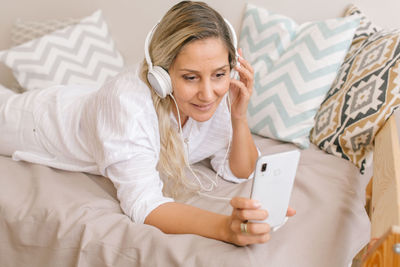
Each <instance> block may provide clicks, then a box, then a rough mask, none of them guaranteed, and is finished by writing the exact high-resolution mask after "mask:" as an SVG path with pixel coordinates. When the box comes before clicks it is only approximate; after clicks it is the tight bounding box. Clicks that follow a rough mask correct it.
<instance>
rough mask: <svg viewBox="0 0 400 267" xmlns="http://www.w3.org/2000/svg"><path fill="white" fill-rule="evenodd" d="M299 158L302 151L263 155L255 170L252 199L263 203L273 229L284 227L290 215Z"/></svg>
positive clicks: (266, 221) (267, 220)
mask: <svg viewBox="0 0 400 267" xmlns="http://www.w3.org/2000/svg"><path fill="white" fill-rule="evenodd" d="M299 160H300V151H298V150H291V151H287V152H282V153H277V154H272V155H265V156H260V157H259V158H258V160H257V163H256V167H255V170H254V178H253V185H252V188H251V198H252V199H256V200H258V201H260V202H261V208H262V209H265V210H267V211H268V214H269V215H268V218H267V219H266V220H264V221H253V222H265V223H268V224H269V225H270V226H271V228H272V230H276V229H277V228H279V227H280V226H282V225H283V224H284V223H285V222H286V220H287V218H286V212H287V209H288V207H289V201H290V196H291V193H292V188H293V183H294V178H295V176H296V171H297V166H298V163H299Z"/></svg>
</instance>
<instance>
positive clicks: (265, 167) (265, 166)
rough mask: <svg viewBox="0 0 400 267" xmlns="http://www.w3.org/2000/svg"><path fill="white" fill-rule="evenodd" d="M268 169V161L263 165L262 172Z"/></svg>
mask: <svg viewBox="0 0 400 267" xmlns="http://www.w3.org/2000/svg"><path fill="white" fill-rule="evenodd" d="M266 169H267V163H264V164H263V165H261V172H265V170H266Z"/></svg>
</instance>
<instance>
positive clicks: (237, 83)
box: [229, 49, 254, 120]
mask: <svg viewBox="0 0 400 267" xmlns="http://www.w3.org/2000/svg"><path fill="white" fill-rule="evenodd" d="M238 52H239V58H238V61H239V63H240V66H236V67H235V70H236V71H237V72H238V73H239V78H240V79H239V80H237V79H231V84H230V87H229V89H230V98H231V103H232V106H231V112H232V114H231V116H232V120H242V119H246V117H247V106H248V104H249V101H250V96H251V94H252V92H253V85H254V70H253V68H252V67H251V65H250V63H249V62H247V61H246V60H245V59H244V58H243V53H242V49H239V50H238Z"/></svg>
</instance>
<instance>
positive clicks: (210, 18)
mask: <svg viewBox="0 0 400 267" xmlns="http://www.w3.org/2000/svg"><path fill="white" fill-rule="evenodd" d="M206 38H219V39H221V40H222V41H223V43H224V44H225V45H226V47H227V49H228V54H229V59H228V60H229V64H230V67H231V69H232V68H233V66H234V65H235V64H236V58H235V47H234V45H233V43H232V39H231V36H230V31H229V28H228V27H227V25H226V23H225V21H224V19H223V18H222V17H221V15H220V14H218V12H216V11H215V10H214V9H212V8H211V7H209V6H208V5H207V4H206V3H203V2H192V1H182V2H180V3H178V4H176V5H175V6H173V7H172V8H171V9H170V10H169V11H168V12H167V13H166V14H165V15H164V17H163V18H162V20H161V21H160V23H159V25H158V26H157V29H156V30H155V32H154V34H153V37H152V39H151V41H150V44H149V54H150V57H151V59H152V62H153V65H155V66H160V67H162V68H163V69H165V70H166V71H168V69H169V68H170V66H171V65H172V64H173V62H174V60H175V58H176V57H177V55H178V54H179V52H180V51H181V50H182V48H183V47H184V46H185V45H187V44H188V43H190V42H193V41H195V40H201V39H206ZM147 72H148V65H147V62H146V61H145V60H144V61H143V64H142V68H141V78H142V80H143V81H144V82H145V83H146V84H147V85H148V86H149V88H151V89H152V87H151V85H150V83H149V81H148V80H147ZM151 94H152V99H153V104H154V107H155V110H156V113H157V116H158V124H159V131H160V139H161V150H160V158H159V162H158V169H159V171H160V172H162V173H163V174H164V175H165V176H166V178H167V179H168V181H173V183H172V188H171V189H170V190H169V192H167V193H168V194H169V195H171V196H173V197H176V196H177V195H178V192H179V191H181V189H182V187H183V188H184V189H191V188H192V189H193V186H191V183H190V182H189V181H188V180H187V179H186V175H185V167H186V166H187V165H188V164H189V162H188V159H187V158H186V155H185V148H184V147H183V143H182V140H181V137H180V135H179V132H178V129H177V128H175V127H172V124H171V119H170V114H171V111H172V105H174V103H173V102H172V101H173V100H172V99H171V97H170V96H167V97H166V98H164V99H162V98H160V97H159V96H158V95H157V94H156V93H155V91H154V90H151Z"/></svg>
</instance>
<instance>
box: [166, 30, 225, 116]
mask: <svg viewBox="0 0 400 267" xmlns="http://www.w3.org/2000/svg"><path fill="white" fill-rule="evenodd" d="M168 71H169V75H170V77H171V81H172V88H173V95H174V97H175V99H176V102H177V104H178V107H179V112H180V115H181V120H182V124H184V123H185V122H186V120H187V118H188V117H191V118H192V119H194V120H196V121H200V122H202V121H207V120H209V119H210V118H211V117H212V115H213V114H214V112H215V111H216V109H217V107H218V105H219V103H220V102H221V100H222V97H223V96H224V95H225V93H226V92H227V91H228V89H229V84H230V67H229V60H228V50H227V48H226V47H225V45H224V43H223V42H222V41H221V40H220V39H219V38H206V39H202V40H196V41H193V42H191V43H189V44H187V45H186V46H184V47H183V49H182V50H181V52H180V53H179V54H178V56H177V57H176V58H175V61H174V63H173V64H172V65H171V67H170V69H169V70H168ZM174 107H175V106H174ZM173 111H174V114H175V116H176V117H177V113H176V110H175V108H174V109H173Z"/></svg>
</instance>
